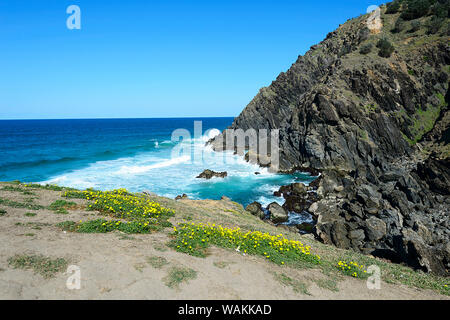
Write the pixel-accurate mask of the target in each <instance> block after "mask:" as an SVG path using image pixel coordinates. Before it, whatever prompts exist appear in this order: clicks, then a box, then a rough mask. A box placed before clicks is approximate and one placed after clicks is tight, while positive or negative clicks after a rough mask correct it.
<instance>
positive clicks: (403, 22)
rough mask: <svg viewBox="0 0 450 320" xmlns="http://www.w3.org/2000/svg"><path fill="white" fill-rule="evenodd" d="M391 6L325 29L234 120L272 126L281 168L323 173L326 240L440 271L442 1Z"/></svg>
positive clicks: (445, 56) (448, 189)
mask: <svg viewBox="0 0 450 320" xmlns="http://www.w3.org/2000/svg"><path fill="white" fill-rule="evenodd" d="M422 2H423V3H425V2H426V5H425V7H424V8H422V10H421V11H420V12H418V11H417V10H416V11H414V10H413V9H415V8H414V7H413V5H417V3H419V4H420V3H422ZM411 3H412V4H411ZM414 3H416V4H414ZM423 3H422V4H423ZM390 6H392V7H390V8H387V7H386V6H381V12H380V19H381V20H380V22H381V24H380V25H379V26H378V27H377V28H375V29H374V28H371V29H369V28H368V21H370V19H373V17H374V16H373V14H372V15H370V14H368V15H364V16H361V17H358V18H355V19H352V20H349V21H347V22H346V23H345V24H343V25H341V26H340V27H339V28H338V29H337V30H335V31H333V32H331V33H329V34H328V35H327V37H326V39H325V40H323V41H322V42H321V43H319V44H318V45H315V46H313V47H311V49H310V50H309V51H308V52H307V53H306V54H305V55H304V56H300V57H299V58H298V60H297V61H296V62H295V63H294V64H293V65H292V66H291V68H290V69H289V70H288V71H287V72H282V73H281V74H280V75H279V76H278V77H277V79H276V80H275V81H274V82H272V84H271V85H270V86H269V87H267V88H263V89H261V90H260V92H259V93H258V94H257V95H256V96H255V98H254V99H253V100H252V101H251V102H250V103H249V105H248V106H247V107H246V108H245V109H244V110H243V111H242V113H241V114H240V115H239V116H238V117H237V118H236V119H235V120H234V122H233V124H232V125H231V127H230V128H232V129H244V130H247V129H251V128H253V129H279V130H280V168H281V170H282V171H286V172H288V171H292V170H295V169H299V168H312V169H316V170H320V171H321V173H322V175H321V177H320V178H319V179H320V180H319V181H318V182H317V185H318V188H317V195H318V199H319V200H318V201H317V202H316V203H314V204H313V205H312V206H311V209H310V210H309V211H310V212H311V213H312V214H313V215H314V216H315V217H316V219H317V224H316V227H315V234H316V236H317V237H318V238H320V239H321V240H322V241H323V242H325V243H329V244H334V245H336V246H338V247H341V248H353V249H354V250H357V251H361V252H363V253H367V254H372V255H375V256H381V257H385V258H388V259H391V260H393V261H396V262H403V263H407V264H409V265H410V266H413V267H414V268H419V269H423V270H424V271H433V272H435V273H438V274H441V275H448V272H449V269H450V213H449V211H450V197H449V195H450V159H449V155H450V147H449V146H448V141H449V126H450V113H449V110H448V102H449V98H450V91H449V76H450V66H449V65H450V45H449V43H450V41H449V40H450V37H449V18H448V8H449V1H448V0H443V1H437V0H436V1H409V0H403V1H395V2H394V3H392V4H391V5H390ZM395 7H397V8H395ZM411 12H412V13H411ZM221 140H222V139H215V140H212V141H211V142H210V143H211V144H212V146H213V148H214V149H216V150H222V149H223V146H222V143H221V142H219V141H221Z"/></svg>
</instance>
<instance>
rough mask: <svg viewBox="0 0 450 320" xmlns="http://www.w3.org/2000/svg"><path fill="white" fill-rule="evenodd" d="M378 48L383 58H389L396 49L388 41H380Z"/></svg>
mask: <svg viewBox="0 0 450 320" xmlns="http://www.w3.org/2000/svg"><path fill="white" fill-rule="evenodd" d="M377 48H379V49H380V51H379V52H378V55H379V56H380V57H383V58H389V57H390V56H391V54H392V53H393V52H394V50H395V48H394V46H393V45H392V43H390V42H389V41H388V40H387V39H380V40H379V41H378V43H377Z"/></svg>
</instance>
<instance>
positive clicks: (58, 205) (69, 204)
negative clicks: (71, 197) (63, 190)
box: [48, 200, 77, 214]
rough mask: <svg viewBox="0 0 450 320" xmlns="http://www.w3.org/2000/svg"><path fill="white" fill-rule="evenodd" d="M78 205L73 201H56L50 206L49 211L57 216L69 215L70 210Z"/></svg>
mask: <svg viewBox="0 0 450 320" xmlns="http://www.w3.org/2000/svg"><path fill="white" fill-rule="evenodd" d="M76 206H77V204H76V203H75V202H73V201H66V200H56V201H54V202H53V203H52V204H50V205H49V207H48V208H49V209H50V210H52V211H53V212H54V213H57V214H68V213H69V212H68V211H67V210H68V209H69V210H70V209H75V208H76Z"/></svg>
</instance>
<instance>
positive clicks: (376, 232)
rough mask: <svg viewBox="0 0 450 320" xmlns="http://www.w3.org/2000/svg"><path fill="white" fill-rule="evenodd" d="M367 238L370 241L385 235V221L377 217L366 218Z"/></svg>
mask: <svg viewBox="0 0 450 320" xmlns="http://www.w3.org/2000/svg"><path fill="white" fill-rule="evenodd" d="M366 224H367V228H366V234H367V238H369V240H371V241H376V240H380V239H381V238H383V237H384V236H385V235H386V223H385V222H384V221H383V220H381V219H378V218H375V217H370V218H369V219H367V220H366Z"/></svg>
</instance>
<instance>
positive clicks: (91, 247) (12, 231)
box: [0, 190, 448, 300]
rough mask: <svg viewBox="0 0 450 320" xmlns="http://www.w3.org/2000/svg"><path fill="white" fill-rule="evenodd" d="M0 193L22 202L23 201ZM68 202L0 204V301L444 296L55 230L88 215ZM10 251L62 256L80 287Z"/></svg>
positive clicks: (157, 237) (216, 252) (47, 197)
mask: <svg viewBox="0 0 450 320" xmlns="http://www.w3.org/2000/svg"><path fill="white" fill-rule="evenodd" d="M33 193H34V196H33V197H34V198H35V200H34V203H36V204H41V205H43V206H48V205H49V204H50V203H52V202H53V201H54V200H57V199H61V198H60V197H59V192H54V191H47V190H33ZM0 194H1V197H2V198H8V199H11V200H14V201H22V202H23V201H24V200H25V199H26V198H27V197H28V196H26V195H22V194H20V193H17V192H9V191H0ZM75 201H76V202H77V203H78V204H79V208H78V209H77V210H71V211H70V213H69V214H67V215H64V214H55V213H54V212H52V211H50V210H47V209H40V210H28V209H24V208H11V207H5V206H0V208H3V209H6V210H7V213H6V214H5V215H3V216H1V217H0V243H2V246H1V247H0V299H282V300H287V299H448V297H446V296H441V295H439V294H437V293H435V292H433V291H430V290H418V289H413V288H409V287H406V286H403V285H390V284H387V283H382V286H381V289H380V290H369V289H367V287H366V283H365V281H362V280H358V279H352V278H348V277H345V278H343V279H341V280H340V281H337V282H336V285H337V290H338V291H336V290H334V289H329V288H328V289H327V288H326V285H323V283H325V282H326V280H327V279H326V277H325V276H324V274H323V273H322V272H321V271H320V270H310V269H308V270H298V269H291V268H288V267H281V266H277V265H275V264H273V263H269V262H267V261H264V260H263V259H261V258H258V257H253V256H243V255H242V254H240V253H238V252H232V251H227V250H223V249H218V248H212V249H211V252H210V253H211V254H210V255H209V256H208V257H206V258H196V257H192V256H189V255H186V254H182V253H178V252H175V251H174V250H172V249H170V248H168V247H167V246H165V243H167V241H169V237H168V232H170V230H167V232H160V233H155V234H151V235H124V234H121V233H118V232H114V233H109V234H81V233H70V232H64V231H61V229H59V228H58V227H56V226H55V224H56V223H58V222H62V221H65V220H74V221H78V220H86V219H91V218H92V217H93V216H92V215H95V213H93V212H89V211H85V210H84V209H83V206H84V201H83V200H75ZM26 212H33V213H36V215H35V216H26V215H25V213H26ZM18 223H21V224H18ZM16 254H28V255H31V254H42V255H44V256H48V257H53V258H59V257H61V258H65V259H66V260H67V261H68V262H69V264H71V265H76V266H78V267H79V268H80V271H81V288H80V289H79V290H77V289H75V290H69V289H68V288H67V287H66V280H67V279H68V277H69V276H70V275H69V274H64V273H63V272H60V273H57V274H56V275H55V277H53V278H50V279H46V278H44V277H42V276H41V275H40V274H35V273H34V272H33V271H32V270H23V269H14V268H11V267H10V266H9V265H8V258H9V257H11V256H14V255H16ZM155 261H156V262H158V261H159V262H161V263H160V264H159V265H158V263H155ZM174 268H184V269H185V270H191V276H190V277H189V276H188V277H187V278H186V281H184V282H180V283H179V286H178V287H177V286H174V287H169V286H168V284H169V282H170V281H171V280H173V281H175V280H176V276H170V273H171V271H173V270H174ZM192 270H193V271H192ZM192 274H194V275H192ZM280 275H284V278H283V279H284V281H283V280H280ZM282 277H283V276H282ZM175 282H176V281H175Z"/></svg>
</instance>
